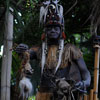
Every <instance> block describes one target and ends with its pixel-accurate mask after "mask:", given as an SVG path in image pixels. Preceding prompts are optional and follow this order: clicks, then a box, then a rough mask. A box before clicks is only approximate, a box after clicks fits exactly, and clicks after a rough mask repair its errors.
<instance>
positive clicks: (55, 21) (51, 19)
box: [40, 0, 64, 73]
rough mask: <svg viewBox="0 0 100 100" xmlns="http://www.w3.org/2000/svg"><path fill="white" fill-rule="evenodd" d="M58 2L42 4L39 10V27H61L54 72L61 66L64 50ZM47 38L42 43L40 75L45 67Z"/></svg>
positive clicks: (50, 1) (62, 25) (50, 0)
mask: <svg viewBox="0 0 100 100" xmlns="http://www.w3.org/2000/svg"><path fill="white" fill-rule="evenodd" d="M58 2H59V0H48V1H45V2H43V6H41V8H40V26H42V27H44V29H45V27H47V26H50V25H57V26H60V27H61V32H62V34H61V38H60V43H59V58H58V64H57V66H56V69H55V72H56V71H57V69H58V68H59V66H60V64H61V57H62V53H63V48H64V18H63V7H62V5H60V4H58ZM46 39H47V38H45V39H44V40H43V43H42V62H41V64H42V73H43V69H44V66H45V60H46V52H47V41H46Z"/></svg>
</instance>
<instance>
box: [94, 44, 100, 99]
mask: <svg viewBox="0 0 100 100" xmlns="http://www.w3.org/2000/svg"><path fill="white" fill-rule="evenodd" d="M99 51H100V46H99V45H95V62H94V88H93V90H94V95H93V100H97V95H98V80H99Z"/></svg>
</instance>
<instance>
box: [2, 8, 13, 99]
mask: <svg viewBox="0 0 100 100" xmlns="http://www.w3.org/2000/svg"><path fill="white" fill-rule="evenodd" d="M10 11H12V12H13V9H11V8H10V9H9V11H8V12H6V15H5V32H4V50H3V57H2V69H1V100H10V79H11V64H12V51H11V49H12V39H13V15H12V14H11V13H10Z"/></svg>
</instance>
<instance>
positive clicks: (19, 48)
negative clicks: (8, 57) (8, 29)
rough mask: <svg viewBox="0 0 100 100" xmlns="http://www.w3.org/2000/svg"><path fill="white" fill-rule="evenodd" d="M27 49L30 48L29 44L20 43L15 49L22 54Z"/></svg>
mask: <svg viewBox="0 0 100 100" xmlns="http://www.w3.org/2000/svg"><path fill="white" fill-rule="evenodd" d="M26 50H28V46H27V45H26V44H19V45H18V46H17V47H16V49H15V51H16V53H18V54H22V53H23V52H25V51H26Z"/></svg>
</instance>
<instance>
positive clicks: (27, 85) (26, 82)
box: [19, 77, 33, 99]
mask: <svg viewBox="0 0 100 100" xmlns="http://www.w3.org/2000/svg"><path fill="white" fill-rule="evenodd" d="M19 88H20V96H22V97H23V99H27V98H28V97H29V96H30V95H31V93H32V90H33V86H32V83H31V81H30V79H29V78H26V77H23V78H22V80H20V82H19Z"/></svg>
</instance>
